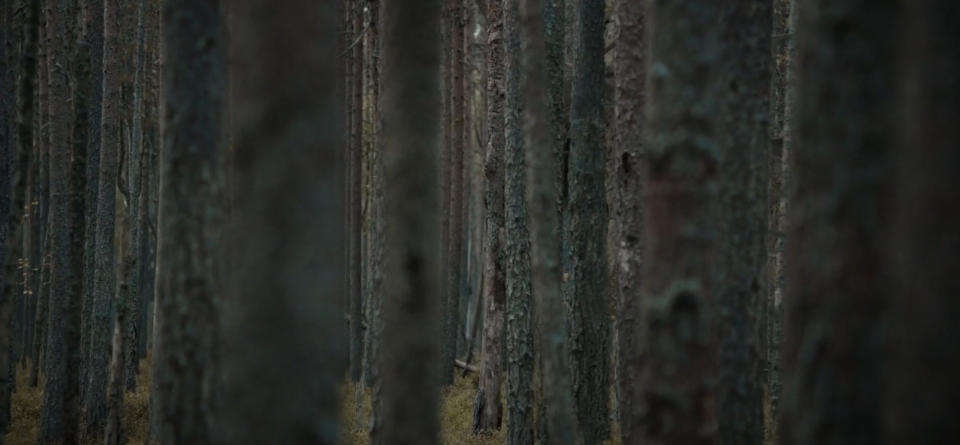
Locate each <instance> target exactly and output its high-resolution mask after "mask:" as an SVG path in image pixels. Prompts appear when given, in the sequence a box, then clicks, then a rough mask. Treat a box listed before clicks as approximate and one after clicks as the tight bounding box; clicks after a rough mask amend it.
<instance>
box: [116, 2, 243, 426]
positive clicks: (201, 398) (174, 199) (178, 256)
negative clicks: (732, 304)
mask: <svg viewBox="0 0 960 445" xmlns="http://www.w3.org/2000/svg"><path fill="white" fill-rule="evenodd" d="M219 12H220V10H219V4H218V2H216V1H208V2H196V1H192V0H167V1H165V2H164V4H163V24H162V33H163V37H162V38H163V51H164V54H163V57H164V60H165V63H164V65H163V66H164V69H163V88H164V97H165V101H164V104H165V108H164V144H163V156H162V165H161V188H162V191H161V194H162V195H161V202H160V207H161V219H160V228H159V230H160V233H161V243H162V247H161V251H162V253H163V254H162V256H161V257H160V258H159V263H160V264H159V268H160V269H161V270H162V273H163V278H162V279H161V280H160V289H159V291H158V294H157V307H156V310H157V312H158V318H159V326H158V331H157V336H158V338H157V343H158V351H157V353H156V355H155V358H154V373H153V378H154V379H156V380H157V386H156V390H157V391H158V397H159V400H158V402H159V412H157V413H155V414H156V415H158V416H159V427H160V431H159V441H160V443H163V444H174V443H176V444H179V443H207V442H209V441H211V440H212V437H213V431H212V428H213V424H212V415H213V410H214V409H215V408H216V400H215V398H216V395H217V394H216V392H217V391H218V388H217V386H218V384H219V376H218V374H219V368H218V365H219V364H218V363H217V362H218V360H217V353H216V348H217V347H218V346H219V323H220V317H219V313H218V312H219V305H220V298H221V296H220V295H218V291H219V290H220V288H219V287H218V283H219V276H218V274H217V271H218V270H219V268H218V267H217V266H216V263H215V262H216V261H217V254H218V253H219V252H220V250H219V249H220V247H219V245H220V243H219V239H220V233H219V231H220V227H221V223H222V208H221V205H222V195H223V187H224V184H223V177H222V172H221V168H220V165H221V163H220V150H221V148H222V144H221V142H220V141H221V137H222V132H221V131H220V125H221V124H222V120H221V111H222V108H221V106H220V103H221V101H222V100H223V96H224V90H225V83H224V69H225V68H224V66H225V65H224V41H223V35H222V32H223V23H222V19H221V16H220V13H219ZM197 42H202V45H201V44H198V43H197ZM104 120H106V116H104ZM106 147H107V145H106V144H105V145H104V150H106ZM104 153H105V152H104Z"/></svg>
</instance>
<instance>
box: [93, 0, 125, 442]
mask: <svg viewBox="0 0 960 445" xmlns="http://www.w3.org/2000/svg"><path fill="white" fill-rule="evenodd" d="M124 5H125V4H124V3H123V2H121V1H119V0H104V2H103V40H104V46H103V98H102V101H103V108H102V114H101V130H100V137H101V142H100V174H99V186H98V196H97V218H96V219H97V231H96V232H97V233H96V270H95V273H94V297H93V307H92V311H91V313H92V319H91V322H90V350H89V353H90V362H89V365H88V371H87V372H88V375H89V385H90V386H89V387H88V388H87V392H86V396H87V397H86V416H85V419H86V429H87V434H88V435H89V436H91V437H103V434H104V427H105V422H106V415H107V383H108V374H107V370H108V369H109V366H110V339H111V335H110V334H111V332H112V328H113V320H114V314H115V301H114V300H115V294H116V287H117V286H116V285H117V269H116V263H117V261H116V248H115V247H116V246H115V240H114V237H115V235H116V233H115V228H116V227H115V226H116V222H115V221H114V218H115V216H116V204H117V203H116V194H117V177H118V172H119V168H120V164H119V156H120V152H121V150H123V147H124V145H123V128H122V125H123V122H124V114H123V111H124V109H125V107H124V105H123V104H124V99H123V91H122V90H123V72H124V54H123V43H122V42H123V18H124Z"/></svg>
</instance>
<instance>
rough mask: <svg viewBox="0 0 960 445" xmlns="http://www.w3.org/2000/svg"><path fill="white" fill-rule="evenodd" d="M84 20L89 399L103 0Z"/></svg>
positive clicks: (83, 372)
mask: <svg viewBox="0 0 960 445" xmlns="http://www.w3.org/2000/svg"><path fill="white" fill-rule="evenodd" d="M84 7H85V11H83V14H84V20H85V21H86V23H85V32H86V35H85V36H84V37H85V40H86V45H87V48H88V51H89V63H90V77H89V79H88V84H89V90H90V94H89V97H88V100H87V110H88V111H87V113H88V118H89V122H88V127H89V129H88V130H87V131H88V135H87V136H88V137H87V171H86V173H85V174H86V176H87V179H86V190H85V191H84V204H85V207H86V208H85V209H84V218H85V220H86V221H87V224H86V226H85V230H84V232H85V233H84V244H83V296H82V299H83V300H82V303H81V305H82V311H83V313H82V316H81V326H80V333H81V335H80V355H81V365H80V376H79V377H80V392H81V393H82V394H83V396H84V399H86V395H87V394H86V393H87V391H88V390H89V389H90V387H89V386H88V385H87V382H89V378H88V376H89V375H90V360H91V358H92V355H91V350H90V345H91V342H92V341H93V334H92V331H91V329H92V327H93V324H92V323H93V307H94V304H95V303H94V302H95V301H96V298H97V297H96V290H97V288H96V287H95V284H94V283H95V282H96V281H95V278H96V277H95V275H96V258H97V255H96V246H97V244H96V241H97V220H98V219H99V218H97V208H98V204H97V203H98V199H99V191H100V144H101V143H102V139H101V132H100V130H101V129H102V125H103V123H102V120H101V116H102V113H103V26H104V23H103V0H85V4H84Z"/></svg>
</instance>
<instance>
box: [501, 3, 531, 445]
mask: <svg viewBox="0 0 960 445" xmlns="http://www.w3.org/2000/svg"><path fill="white" fill-rule="evenodd" d="M519 7H520V5H519V2H518V1H517V0H503V15H504V20H503V21H504V26H503V28H504V35H505V37H506V39H505V45H506V46H505V49H506V51H505V53H504V69H505V71H506V98H505V110H504V130H505V141H504V151H505V156H504V173H505V176H504V196H505V200H504V216H505V227H504V229H505V237H504V238H505V240H504V241H505V245H504V256H505V258H504V268H505V275H506V298H507V308H506V309H507V314H506V320H507V326H506V328H507V426H508V428H509V430H508V432H507V443H508V444H515V445H531V444H533V428H532V426H533V382H532V380H533V354H534V351H533V310H534V308H533V301H532V299H533V296H532V295H531V290H530V287H531V284H530V234H529V232H528V230H527V201H526V177H527V175H526V159H525V156H524V145H523V129H522V128H521V125H522V122H521V115H520V113H521V102H520V17H519V15H520V11H519Z"/></svg>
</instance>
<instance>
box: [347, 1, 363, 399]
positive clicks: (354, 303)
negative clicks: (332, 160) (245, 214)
mask: <svg viewBox="0 0 960 445" xmlns="http://www.w3.org/2000/svg"><path fill="white" fill-rule="evenodd" d="M349 8H350V9H351V11H350V23H351V28H352V29H353V32H352V33H351V34H352V38H353V39H354V40H353V41H352V42H350V43H351V45H353V48H351V50H350V52H351V57H350V64H351V65H352V66H353V70H352V72H353V76H352V77H351V85H350V91H352V92H353V100H352V102H351V105H352V106H351V108H350V125H351V130H350V145H349V147H350V149H349V160H348V161H347V165H349V168H350V173H349V178H350V181H349V184H348V186H347V187H348V190H349V205H348V209H349V212H350V215H349V216H348V218H349V221H350V227H349V230H350V237H349V247H348V248H349V249H350V265H349V268H350V272H349V274H350V281H349V285H350V287H349V290H350V381H352V382H354V383H356V382H359V381H360V374H361V372H362V370H363V365H362V357H363V321H362V320H361V319H362V318H363V294H362V293H361V292H360V289H361V282H360V271H361V267H362V258H361V251H360V233H361V229H362V226H363V223H362V220H361V216H362V215H361V206H362V204H361V197H362V194H361V188H362V187H363V169H362V168H361V163H362V160H363V65H364V64H363V51H364V48H363V8H364V2H360V1H352V2H350V3H349Z"/></svg>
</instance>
